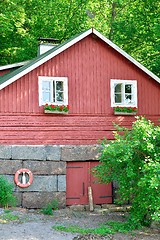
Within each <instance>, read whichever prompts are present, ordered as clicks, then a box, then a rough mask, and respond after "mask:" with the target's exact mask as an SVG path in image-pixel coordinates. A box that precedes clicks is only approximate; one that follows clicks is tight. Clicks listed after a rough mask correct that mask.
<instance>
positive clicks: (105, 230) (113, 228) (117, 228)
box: [53, 221, 135, 235]
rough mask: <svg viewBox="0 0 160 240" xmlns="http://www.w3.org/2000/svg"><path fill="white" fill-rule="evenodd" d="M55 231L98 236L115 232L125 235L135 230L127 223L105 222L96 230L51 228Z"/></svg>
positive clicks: (77, 227) (76, 227)
mask: <svg viewBox="0 0 160 240" xmlns="http://www.w3.org/2000/svg"><path fill="white" fill-rule="evenodd" d="M53 228H54V229H55V230H58V231H64V232H71V233H80V234H88V233H92V234H99V235H107V234H114V233H116V232H120V233H126V232H131V231H132V230H134V229H135V228H134V227H133V226H132V225H131V224H130V223H129V222H114V221H112V222H106V223H104V224H102V225H101V226H100V227H97V228H81V227H79V226H76V225H74V226H69V227H64V226H53Z"/></svg>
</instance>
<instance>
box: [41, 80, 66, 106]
mask: <svg viewBox="0 0 160 240" xmlns="http://www.w3.org/2000/svg"><path fill="white" fill-rule="evenodd" d="M46 103H49V104H56V105H68V79H67V78H66V77H42V76H41V77H39V106H41V105H44V104H46Z"/></svg>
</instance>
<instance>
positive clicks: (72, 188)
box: [66, 162, 112, 205]
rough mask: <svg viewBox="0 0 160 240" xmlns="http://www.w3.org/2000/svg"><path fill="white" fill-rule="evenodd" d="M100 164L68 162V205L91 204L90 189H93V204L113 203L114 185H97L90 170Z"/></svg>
mask: <svg viewBox="0 0 160 240" xmlns="http://www.w3.org/2000/svg"><path fill="white" fill-rule="evenodd" d="M97 164H98V162H68V163H67V173H66V205H76V204H81V205H85V204H88V203H89V199H88V187H89V186H91V187H92V193H93V203H94V204H105V203H112V184H111V183H110V184H99V183H96V181H95V178H94V177H93V175H92V174H91V171H90V169H91V168H92V167H94V166H96V165H97Z"/></svg>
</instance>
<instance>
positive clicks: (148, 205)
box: [93, 117, 160, 226]
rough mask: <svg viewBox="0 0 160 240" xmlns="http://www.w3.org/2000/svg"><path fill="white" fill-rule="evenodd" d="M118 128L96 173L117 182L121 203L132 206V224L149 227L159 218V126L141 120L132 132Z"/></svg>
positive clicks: (104, 181) (106, 181) (135, 123)
mask: <svg viewBox="0 0 160 240" xmlns="http://www.w3.org/2000/svg"><path fill="white" fill-rule="evenodd" d="M116 129H117V130H116V131H115V133H114V136H115V140H114V141H111V142H107V143H104V142H103V143H102V146H103V149H102V153H101V156H100V162H101V164H100V165H99V166H98V167H96V169H94V171H93V172H94V174H95V175H96V176H97V177H98V179H99V180H100V181H101V182H103V183H109V182H111V181H117V182H118V184H119V188H118V194H119V196H120V199H119V203H124V202H126V201H130V202H131V203H132V208H131V212H130V216H131V220H132V223H134V224H135V225H137V226H138V225H139V224H141V225H150V223H151V221H152V220H153V219H154V220H158V218H159V217H160V215H159V214H160V191H159V190H160V181H159V180H160V126H154V124H153V123H152V122H151V121H149V120H147V119H145V118H143V117H138V118H137V120H136V121H135V122H134V123H133V125H132V129H127V128H121V127H119V126H116Z"/></svg>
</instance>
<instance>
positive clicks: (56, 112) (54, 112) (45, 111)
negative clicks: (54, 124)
mask: <svg viewBox="0 0 160 240" xmlns="http://www.w3.org/2000/svg"><path fill="white" fill-rule="evenodd" d="M44 113H49V114H64V115H66V114H68V112H64V111H61V112H59V111H50V110H44Z"/></svg>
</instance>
